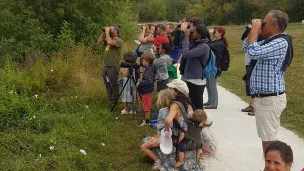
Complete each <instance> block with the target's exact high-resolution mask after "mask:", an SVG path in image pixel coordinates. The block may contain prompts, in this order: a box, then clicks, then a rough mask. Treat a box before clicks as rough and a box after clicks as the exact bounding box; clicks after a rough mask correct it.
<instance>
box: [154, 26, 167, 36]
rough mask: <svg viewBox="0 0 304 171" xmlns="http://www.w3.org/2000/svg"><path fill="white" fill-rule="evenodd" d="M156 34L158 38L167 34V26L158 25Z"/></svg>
mask: <svg viewBox="0 0 304 171" xmlns="http://www.w3.org/2000/svg"><path fill="white" fill-rule="evenodd" d="M155 34H156V35H157V36H162V35H165V34H166V26H165V25H163V24H157V25H156V26H155Z"/></svg>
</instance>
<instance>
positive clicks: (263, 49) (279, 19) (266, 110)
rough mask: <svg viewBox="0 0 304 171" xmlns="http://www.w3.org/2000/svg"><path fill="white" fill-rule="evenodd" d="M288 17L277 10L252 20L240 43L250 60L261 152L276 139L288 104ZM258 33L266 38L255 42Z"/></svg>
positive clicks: (289, 58)
mask: <svg viewBox="0 0 304 171" xmlns="http://www.w3.org/2000/svg"><path fill="white" fill-rule="evenodd" d="M288 20H289V18H288V15H287V14H286V13H284V12H282V11H279V10H272V11H270V12H269V13H268V14H267V15H266V16H265V18H264V19H263V20H260V19H254V20H252V29H251V32H250V33H249V36H248V37H247V38H246V39H245V41H244V44H243V48H244V51H245V52H247V54H248V55H249V58H250V59H251V70H250V72H249V73H247V74H248V75H247V77H249V79H250V93H251V95H252V96H253V97H254V111H255V119H256V126H257V133H258V136H259V137H260V138H261V140H262V146H263V152H264V153H265V149H266V148H267V146H268V145H269V144H271V143H272V142H273V141H276V140H277V139H278V129H279V126H280V116H281V113H282V111H283V110H284V109H285V107H286V103H287V101H286V94H285V81H284V72H285V71H286V69H287V67H288V66H289V65H290V63H291V61H292V57H293V49H292V42H291V37H290V36H289V35H287V34H284V31H285V29H286V28H287V24H288ZM259 32H261V35H262V36H263V37H264V38H265V39H266V40H264V41H261V42H257V40H258V35H259Z"/></svg>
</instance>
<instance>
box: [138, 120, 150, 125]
mask: <svg viewBox="0 0 304 171" xmlns="http://www.w3.org/2000/svg"><path fill="white" fill-rule="evenodd" d="M140 126H149V123H146V121H145V120H143V123H141V124H140Z"/></svg>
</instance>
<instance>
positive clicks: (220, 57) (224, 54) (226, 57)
mask: <svg viewBox="0 0 304 171" xmlns="http://www.w3.org/2000/svg"><path fill="white" fill-rule="evenodd" d="M208 45H209V47H210V49H211V50H212V51H213V53H214V55H215V57H216V68H217V71H218V72H219V73H221V72H222V71H228V69H229V66H230V54H229V51H228V49H227V48H226V46H225V47H224V48H225V49H224V50H223V51H221V50H222V49H223V47H222V46H224V44H222V43H220V42H218V43H217V42H213V43H210V44H208Z"/></svg>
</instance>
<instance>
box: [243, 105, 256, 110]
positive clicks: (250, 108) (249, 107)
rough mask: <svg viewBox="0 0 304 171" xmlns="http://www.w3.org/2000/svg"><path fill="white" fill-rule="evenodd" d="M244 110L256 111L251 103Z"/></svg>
mask: <svg viewBox="0 0 304 171" xmlns="http://www.w3.org/2000/svg"><path fill="white" fill-rule="evenodd" d="M242 112H254V108H253V107H252V106H251V105H249V106H247V107H246V108H244V109H242Z"/></svg>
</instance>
